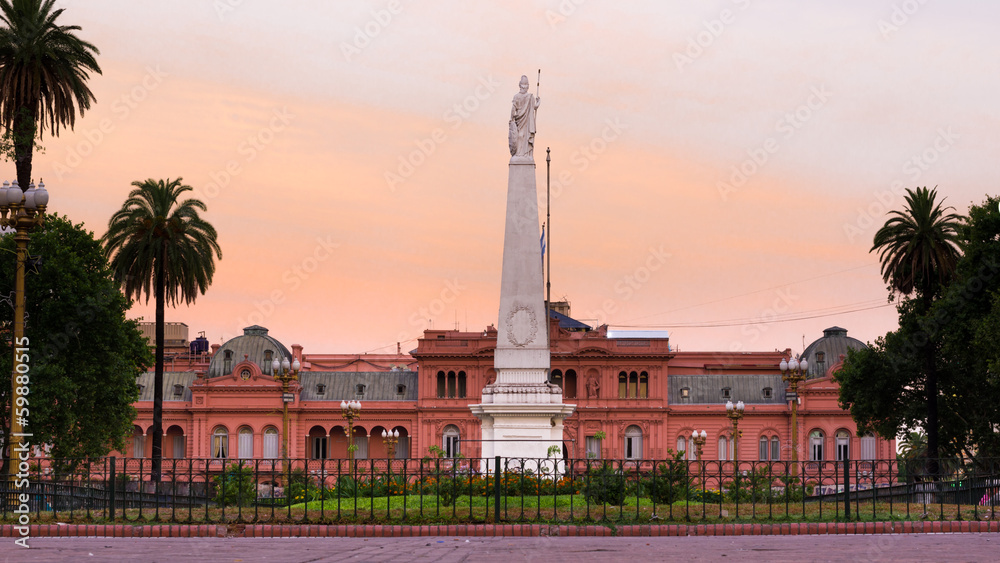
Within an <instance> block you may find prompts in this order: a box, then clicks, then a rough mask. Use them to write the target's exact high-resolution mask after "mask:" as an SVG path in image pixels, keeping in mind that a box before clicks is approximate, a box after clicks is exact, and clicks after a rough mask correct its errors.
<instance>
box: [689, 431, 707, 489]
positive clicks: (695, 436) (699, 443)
mask: <svg viewBox="0 0 1000 563" xmlns="http://www.w3.org/2000/svg"><path fill="white" fill-rule="evenodd" d="M707 439H708V432H705V431H704V430H702V431H701V432H698V431H697V430H692V431H691V441H693V442H694V453H695V457H696V458H697V459H698V474H699V475H701V479H702V481H704V480H705V463H704V462H702V461H701V454H702V452H703V448H704V447H705V440H707Z"/></svg>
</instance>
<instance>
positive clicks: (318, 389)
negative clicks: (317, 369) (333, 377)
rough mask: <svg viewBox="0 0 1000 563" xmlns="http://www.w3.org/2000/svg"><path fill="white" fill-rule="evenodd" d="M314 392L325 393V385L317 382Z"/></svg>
mask: <svg viewBox="0 0 1000 563" xmlns="http://www.w3.org/2000/svg"><path fill="white" fill-rule="evenodd" d="M316 394H317V395H325V394H326V385H323V384H322V383H320V384H318V385H317V386H316Z"/></svg>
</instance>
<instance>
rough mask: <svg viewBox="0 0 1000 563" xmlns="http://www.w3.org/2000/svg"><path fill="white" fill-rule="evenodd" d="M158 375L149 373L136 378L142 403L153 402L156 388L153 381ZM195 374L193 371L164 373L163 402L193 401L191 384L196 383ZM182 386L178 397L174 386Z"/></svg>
mask: <svg viewBox="0 0 1000 563" xmlns="http://www.w3.org/2000/svg"><path fill="white" fill-rule="evenodd" d="M155 376H156V374H155V373H153V372H151V371H147V372H146V373H143V374H141V375H140V376H139V377H137V378H135V383H136V385H138V386H139V400H140V401H152V400H153V391H154V390H155V389H156V387H155V386H154V385H153V380H154V378H155ZM194 380H195V373H194V372H193V371H166V372H163V400H164V401H190V400H191V384H192V383H194ZM175 385H180V386H182V387H183V390H182V391H181V394H180V395H179V396H178V395H177V394H175V393H174V386H175Z"/></svg>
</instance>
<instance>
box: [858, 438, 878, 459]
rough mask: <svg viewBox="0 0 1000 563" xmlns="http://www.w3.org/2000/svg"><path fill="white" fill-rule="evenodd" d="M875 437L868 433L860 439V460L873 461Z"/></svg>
mask: <svg viewBox="0 0 1000 563" xmlns="http://www.w3.org/2000/svg"><path fill="white" fill-rule="evenodd" d="M875 445H876V442H875V435H874V434H871V433H868V434H865V435H864V436H862V437H861V459H863V460H865V461H874V460H875V450H876V448H875Z"/></svg>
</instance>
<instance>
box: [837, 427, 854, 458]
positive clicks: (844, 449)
mask: <svg viewBox="0 0 1000 563" xmlns="http://www.w3.org/2000/svg"><path fill="white" fill-rule="evenodd" d="M835 436H836V438H837V461H844V460H845V459H851V457H850V456H851V434H850V433H849V432H848V431H847V430H837V433H836V434H835Z"/></svg>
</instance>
